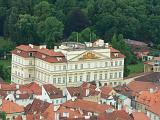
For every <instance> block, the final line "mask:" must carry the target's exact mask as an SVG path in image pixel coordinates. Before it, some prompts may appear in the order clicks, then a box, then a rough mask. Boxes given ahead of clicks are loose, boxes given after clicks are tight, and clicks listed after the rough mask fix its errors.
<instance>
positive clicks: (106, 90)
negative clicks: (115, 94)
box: [100, 86, 114, 98]
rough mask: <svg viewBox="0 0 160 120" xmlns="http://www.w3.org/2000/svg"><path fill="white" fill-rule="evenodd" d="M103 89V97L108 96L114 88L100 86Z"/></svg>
mask: <svg viewBox="0 0 160 120" xmlns="http://www.w3.org/2000/svg"><path fill="white" fill-rule="evenodd" d="M100 89H101V97H102V98H105V97H106V96H108V95H109V93H110V92H111V91H112V90H114V89H113V88H112V87H110V86H103V87H101V88H100Z"/></svg>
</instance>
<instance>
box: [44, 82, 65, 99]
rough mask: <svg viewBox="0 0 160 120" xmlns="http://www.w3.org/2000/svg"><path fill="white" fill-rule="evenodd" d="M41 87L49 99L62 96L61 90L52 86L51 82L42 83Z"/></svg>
mask: <svg viewBox="0 0 160 120" xmlns="http://www.w3.org/2000/svg"><path fill="white" fill-rule="evenodd" d="M43 87H44V89H45V90H46V92H47V94H48V95H49V97H50V98H51V99H54V98H63V93H62V90H60V89H58V88H56V87H55V86H53V85H51V84H45V85H43Z"/></svg>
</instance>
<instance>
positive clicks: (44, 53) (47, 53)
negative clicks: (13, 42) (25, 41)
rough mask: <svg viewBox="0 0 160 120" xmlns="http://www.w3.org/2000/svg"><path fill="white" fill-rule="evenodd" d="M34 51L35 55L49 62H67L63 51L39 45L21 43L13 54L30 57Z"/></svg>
mask: <svg viewBox="0 0 160 120" xmlns="http://www.w3.org/2000/svg"><path fill="white" fill-rule="evenodd" d="M30 52H32V54H33V56H34V57H36V58H39V59H42V60H44V61H47V62H51V63H53V62H66V59H65V56H64V54H63V53H61V52H55V51H53V50H49V49H47V48H41V49H40V48H39V47H38V46H33V48H32V47H31V46H28V45H20V46H17V47H16V49H14V50H13V51H12V53H13V54H16V55H19V56H21V57H25V58H28V57H29V53H30Z"/></svg>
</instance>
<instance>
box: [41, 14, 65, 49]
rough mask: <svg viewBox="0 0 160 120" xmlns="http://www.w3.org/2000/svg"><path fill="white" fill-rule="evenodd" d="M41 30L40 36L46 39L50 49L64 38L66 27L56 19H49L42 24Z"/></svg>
mask: <svg viewBox="0 0 160 120" xmlns="http://www.w3.org/2000/svg"><path fill="white" fill-rule="evenodd" d="M41 28H44V29H41V30H40V32H39V34H40V36H41V33H42V35H43V36H42V37H44V38H45V42H46V43H47V46H48V47H49V48H52V47H53V46H54V45H55V44H56V43H58V42H59V41H60V40H61V39H62V37H63V30H64V25H63V23H62V22H60V21H59V20H57V18H55V17H48V18H47V19H46V20H45V22H44V23H42V24H41Z"/></svg>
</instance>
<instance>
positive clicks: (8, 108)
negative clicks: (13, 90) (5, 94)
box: [0, 99, 24, 114]
mask: <svg viewBox="0 0 160 120" xmlns="http://www.w3.org/2000/svg"><path fill="white" fill-rule="evenodd" d="M0 110H1V111H4V112H6V113H7V114H14V113H22V112H24V108H23V106H20V105H18V104H17V103H14V102H11V101H8V100H4V99H2V106H1V108H0Z"/></svg>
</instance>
